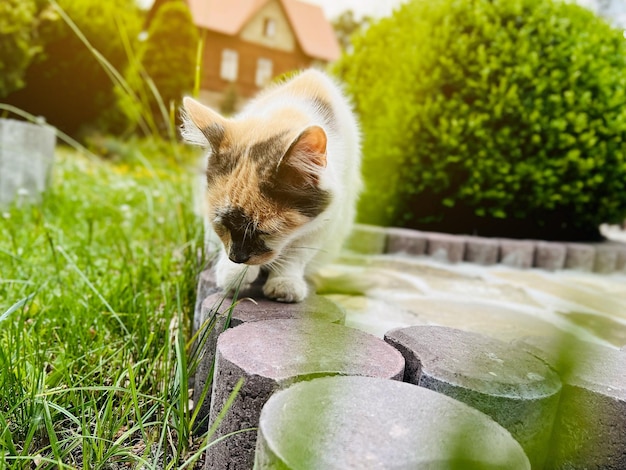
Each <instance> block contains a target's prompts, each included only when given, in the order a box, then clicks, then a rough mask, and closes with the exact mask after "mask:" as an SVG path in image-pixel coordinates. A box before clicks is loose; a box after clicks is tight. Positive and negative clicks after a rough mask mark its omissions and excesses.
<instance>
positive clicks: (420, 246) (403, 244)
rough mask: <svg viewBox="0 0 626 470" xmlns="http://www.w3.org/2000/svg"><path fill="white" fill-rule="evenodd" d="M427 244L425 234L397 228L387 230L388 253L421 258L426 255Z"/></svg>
mask: <svg viewBox="0 0 626 470" xmlns="http://www.w3.org/2000/svg"><path fill="white" fill-rule="evenodd" d="M426 243H427V236H426V234H425V233H424V232H420V231H418V230H410V229H406V228H397V227H392V228H388V229H387V253H392V254H400V253H403V254H407V255H413V256H421V255H424V254H425V253H426Z"/></svg>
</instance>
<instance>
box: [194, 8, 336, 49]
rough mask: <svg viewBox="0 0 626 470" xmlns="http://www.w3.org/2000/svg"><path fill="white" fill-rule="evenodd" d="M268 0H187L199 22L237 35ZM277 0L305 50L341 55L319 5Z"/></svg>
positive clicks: (215, 29) (214, 29)
mask: <svg viewBox="0 0 626 470" xmlns="http://www.w3.org/2000/svg"><path fill="white" fill-rule="evenodd" d="M268 1H270V0H228V1H224V0H187V3H188V4H189V9H190V10H191V15H192V17H193V19H194V22H195V24H196V26H198V27H200V28H205V29H209V30H211V31H216V32H219V33H222V34H228V35H230V36H234V35H236V34H238V33H239V32H240V31H241V29H242V28H243V27H244V26H245V25H246V23H247V22H248V21H249V20H250V19H251V18H252V17H253V16H254V14H255V13H256V12H258V11H259V10H260V9H261V7H262V6H263V5H265V4H266V3H267V2H268ZM278 1H279V2H280V3H281V5H282V7H283V9H284V11H285V13H286V15H287V18H288V19H289V22H290V23H291V27H292V28H293V31H294V33H295V35H296V37H297V39H298V44H300V47H301V48H302V50H303V51H304V53H305V54H307V55H308V56H310V57H314V58H316V59H322V60H326V61H333V60H336V59H338V58H339V55H340V53H341V52H340V49H339V43H338V42H337V38H336V36H335V32H334V31H333V28H332V26H331V24H330V22H329V21H328V20H327V19H326V17H325V16H324V12H323V11H322V9H321V8H320V7H318V6H317V5H312V4H310V3H304V2H300V1H298V0H278Z"/></svg>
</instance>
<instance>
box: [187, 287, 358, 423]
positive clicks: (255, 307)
mask: <svg viewBox="0 0 626 470" xmlns="http://www.w3.org/2000/svg"><path fill="white" fill-rule="evenodd" d="M261 286H262V284H261V283H255V284H253V285H252V287H251V288H250V289H249V290H247V291H243V292H241V293H240V296H239V300H238V302H237V303H236V304H235V305H234V306H233V299H232V298H230V297H225V296H224V294H223V293H222V292H218V293H215V294H212V295H209V296H208V297H207V298H206V299H204V301H203V302H202V307H201V315H200V321H199V325H198V327H201V326H202V325H204V328H205V330H204V331H205V333H204V334H203V335H201V336H200V338H199V340H198V341H197V344H199V345H200V346H199V347H200V348H201V351H202V356H201V358H200V360H199V363H198V365H197V368H196V372H195V375H194V383H193V401H194V403H195V404H197V406H199V407H200V411H199V412H198V425H197V429H196V432H197V433H202V432H204V431H206V430H207V421H208V416H209V412H210V408H211V402H210V400H209V398H208V396H207V395H208V393H209V390H208V387H209V386H210V381H211V379H212V378H213V368H214V359H215V348H216V345H217V338H218V337H219V335H220V334H221V333H222V332H223V331H224V330H225V329H226V328H228V327H234V326H237V325H241V324H242V323H248V322H256V321H262V320H272V319H315V320H321V321H325V322H328V323H337V324H341V325H343V323H344V322H345V319H346V311H345V310H344V309H343V307H341V306H340V305H338V304H337V303H335V302H333V301H332V300H329V299H327V298H326V297H322V296H319V295H315V294H312V295H309V296H308V297H307V298H306V299H304V301H303V302H300V303H293V304H286V303H282V302H275V301H273V300H268V299H266V298H265V297H263V293H262V290H261ZM231 307H232V309H231ZM231 310H232V311H231ZM229 314H230V322H228V319H229ZM205 322H206V324H205ZM203 395H205V397H206V398H204V399H203V398H202V397H203Z"/></svg>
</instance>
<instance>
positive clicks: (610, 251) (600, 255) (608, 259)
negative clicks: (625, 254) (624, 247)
mask: <svg viewBox="0 0 626 470" xmlns="http://www.w3.org/2000/svg"><path fill="white" fill-rule="evenodd" d="M619 255H620V250H618V249H617V248H616V247H615V246H614V245H611V244H608V243H602V244H599V245H596V256H595V258H594V261H593V270H594V271H595V272H597V273H600V274H608V273H612V272H613V271H615V270H616V268H617V259H618V258H619Z"/></svg>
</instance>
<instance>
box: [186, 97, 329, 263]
mask: <svg viewBox="0 0 626 470" xmlns="http://www.w3.org/2000/svg"><path fill="white" fill-rule="evenodd" d="M185 108H186V110H187V113H188V115H189V117H190V118H191V120H192V121H193V123H194V124H195V125H196V126H197V127H198V128H199V129H200V130H201V131H202V132H203V134H204V135H205V137H206V139H207V140H208V142H209V145H210V156H209V159H208V165H207V193H206V197H207V198H208V207H209V213H208V214H207V215H208V220H209V222H210V223H211V224H212V226H213V229H214V231H215V233H216V234H217V235H218V236H219V237H220V239H221V241H222V243H223V244H224V248H225V250H226V253H227V254H228V256H229V258H230V260H231V261H233V262H235V263H245V264H250V265H261V264H267V263H271V262H272V261H275V260H276V259H277V258H278V257H279V256H280V254H281V251H282V249H283V248H284V247H285V246H286V245H287V244H288V243H289V241H290V240H291V239H293V238H294V236H295V235H296V234H297V233H298V232H300V231H301V230H302V229H303V228H304V227H305V226H306V225H307V224H308V223H310V222H311V221H312V220H313V219H314V218H316V217H317V216H319V215H320V214H321V213H322V212H323V211H324V210H325V209H326V207H327V206H328V204H329V203H330V198H331V195H330V193H329V192H328V191H326V190H324V189H321V188H320V185H319V179H320V175H321V172H322V171H323V170H324V167H325V166H326V134H325V133H324V131H323V129H321V128H320V127H318V126H309V127H305V128H304V130H302V129H301V128H299V127H295V126H292V125H291V124H292V123H291V122H289V121H288V122H284V120H281V119H275V120H274V121H270V122H258V121H255V122H245V121H240V122H237V121H231V120H226V119H224V118H222V117H221V116H219V115H217V113H215V112H213V111H211V110H210V109H208V108H206V107H204V106H202V105H200V104H199V103H197V102H190V100H188V99H187V100H185ZM300 248H302V249H306V247H300Z"/></svg>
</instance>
